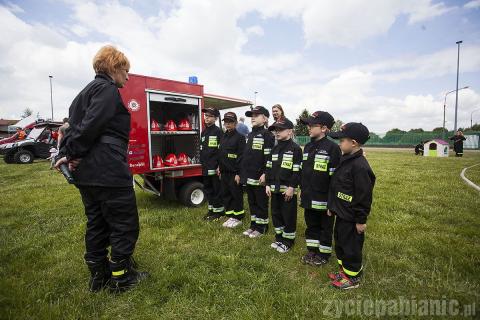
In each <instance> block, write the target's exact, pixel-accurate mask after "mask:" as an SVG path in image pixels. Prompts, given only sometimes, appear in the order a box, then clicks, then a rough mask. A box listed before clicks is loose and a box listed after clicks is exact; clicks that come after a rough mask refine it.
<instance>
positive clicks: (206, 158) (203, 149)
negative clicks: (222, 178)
mask: <svg viewBox="0 0 480 320" xmlns="http://www.w3.org/2000/svg"><path fill="white" fill-rule="evenodd" d="M222 135H223V132H222V130H221V129H220V128H219V127H217V126H216V125H214V124H213V125H211V126H210V127H206V128H205V130H203V132H202V139H201V140H202V141H201V143H200V163H201V164H202V175H203V176H213V175H216V174H217V168H218V160H219V159H218V158H219V156H220V150H219V148H220V139H221V138H222Z"/></svg>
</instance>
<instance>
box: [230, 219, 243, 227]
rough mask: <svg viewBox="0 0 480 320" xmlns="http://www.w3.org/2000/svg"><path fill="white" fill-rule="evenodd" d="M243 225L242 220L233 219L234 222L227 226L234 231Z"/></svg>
mask: <svg viewBox="0 0 480 320" xmlns="http://www.w3.org/2000/svg"><path fill="white" fill-rule="evenodd" d="M241 224H242V220H238V219H235V218H232V220H231V221H230V223H229V224H227V225H226V227H227V228H230V229H233V228H236V227H238V226H240V225H241Z"/></svg>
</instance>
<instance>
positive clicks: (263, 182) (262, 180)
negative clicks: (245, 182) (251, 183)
mask: <svg viewBox="0 0 480 320" xmlns="http://www.w3.org/2000/svg"><path fill="white" fill-rule="evenodd" d="M258 180H259V181H260V185H261V186H264V185H265V173H264V174H262V175H261V176H260V178H259V179H258Z"/></svg>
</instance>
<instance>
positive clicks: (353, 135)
mask: <svg viewBox="0 0 480 320" xmlns="http://www.w3.org/2000/svg"><path fill="white" fill-rule="evenodd" d="M329 136H330V137H332V138H334V139H340V138H350V139H353V140H355V141H357V142H358V143H360V144H364V143H365V142H367V141H368V139H370V132H369V131H368V128H367V127H365V126H364V125H363V124H361V123H359V122H349V123H347V124H344V125H343V126H342V130H341V131H338V132H332V133H330V134H329Z"/></svg>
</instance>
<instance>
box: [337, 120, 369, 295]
mask: <svg viewBox="0 0 480 320" xmlns="http://www.w3.org/2000/svg"><path fill="white" fill-rule="evenodd" d="M330 136H331V137H332V138H340V149H342V152H343V155H342V157H341V158H340V164H339V165H338V166H337V168H336V170H335V174H334V175H333V179H332V181H331V182H330V192H329V197H328V209H329V211H328V213H329V214H334V215H336V216H337V218H336V222H335V232H334V233H335V253H336V255H337V259H338V264H339V265H340V271H339V272H332V273H329V274H328V277H329V278H330V279H331V280H332V285H333V286H334V287H336V288H338V289H352V288H357V287H358V286H359V284H360V276H361V272H362V249H363V242H364V240H365V229H366V227H367V224H366V223H367V216H368V214H369V213H370V208H371V206H372V193H373V186H374V185H375V175H374V173H373V171H372V169H371V168H370V165H369V164H368V161H367V159H365V157H364V155H363V150H362V149H361V146H362V145H363V144H364V143H365V142H367V140H368V139H369V138H370V137H369V131H368V129H367V127H365V126H364V125H363V124H361V123H355V122H352V123H347V124H345V125H344V126H343V127H342V131H339V132H334V133H331V134H330Z"/></svg>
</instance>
